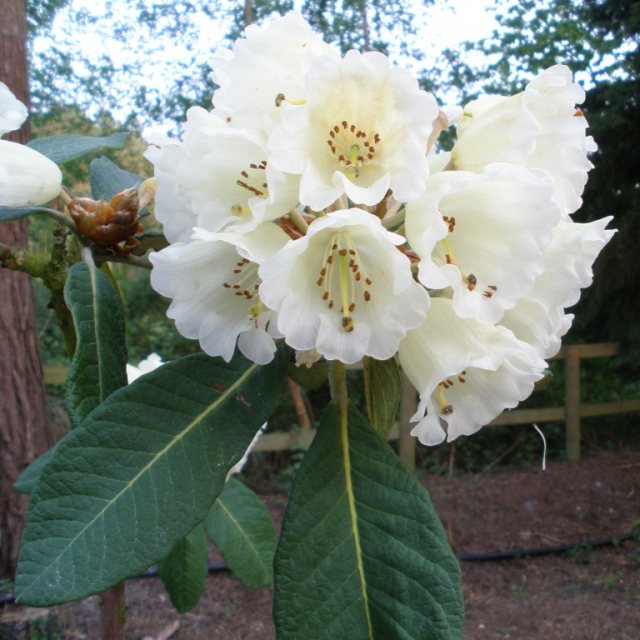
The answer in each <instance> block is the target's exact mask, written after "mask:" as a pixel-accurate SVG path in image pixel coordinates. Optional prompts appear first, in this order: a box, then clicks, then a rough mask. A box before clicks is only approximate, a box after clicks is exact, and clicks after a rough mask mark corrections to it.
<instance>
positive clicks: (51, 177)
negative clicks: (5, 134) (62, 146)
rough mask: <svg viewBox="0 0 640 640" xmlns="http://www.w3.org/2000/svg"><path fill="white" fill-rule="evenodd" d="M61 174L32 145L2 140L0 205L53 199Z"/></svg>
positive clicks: (24, 204)
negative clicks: (27, 145)
mask: <svg viewBox="0 0 640 640" xmlns="http://www.w3.org/2000/svg"><path fill="white" fill-rule="evenodd" d="M61 185H62V174H61V173H60V169H58V167H57V165H56V164H54V163H53V162H51V160H49V158H47V157H46V156H43V155H42V154H41V153H39V152H38V151H36V150H35V149H31V148H30V147H26V146H25V145H22V144H17V143H16V142H8V141H6V140H0V205H2V206H5V207H24V206H27V205H41V204H45V203H46V202H49V200H53V198H55V197H56V196H57V195H58V194H59V193H60V188H61Z"/></svg>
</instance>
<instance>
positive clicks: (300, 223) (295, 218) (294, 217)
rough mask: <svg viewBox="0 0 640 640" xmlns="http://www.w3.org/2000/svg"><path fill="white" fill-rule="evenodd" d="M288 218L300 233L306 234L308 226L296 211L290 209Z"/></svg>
mask: <svg viewBox="0 0 640 640" xmlns="http://www.w3.org/2000/svg"><path fill="white" fill-rule="evenodd" d="M289 217H290V218H291V222H293V224H295V225H296V227H298V229H299V230H300V231H301V232H302V233H307V229H308V228H309V225H308V224H307V221H306V220H305V219H304V218H303V217H302V215H301V214H300V212H299V211H298V210H297V209H292V210H291V211H290V212H289Z"/></svg>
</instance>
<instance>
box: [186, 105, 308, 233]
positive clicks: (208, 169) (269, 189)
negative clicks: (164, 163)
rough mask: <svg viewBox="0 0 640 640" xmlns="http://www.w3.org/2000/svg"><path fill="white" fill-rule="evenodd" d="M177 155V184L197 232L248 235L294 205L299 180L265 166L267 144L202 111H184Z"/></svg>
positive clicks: (254, 135) (200, 109)
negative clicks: (180, 154)
mask: <svg viewBox="0 0 640 640" xmlns="http://www.w3.org/2000/svg"><path fill="white" fill-rule="evenodd" d="M182 152H183V154H184V158H185V159H184V161H183V162H182V163H180V164H179V165H178V166H177V167H176V169H175V170H176V172H177V176H178V177H177V179H178V181H179V184H180V187H181V189H182V190H183V192H184V193H185V195H186V197H187V198H188V199H189V202H190V206H191V209H192V210H193V211H194V212H195V213H196V215H197V218H198V222H197V224H198V226H199V227H202V228H204V229H208V230H210V231H218V230H221V229H223V228H227V229H229V228H231V227H233V228H235V229H238V230H239V229H244V230H247V231H249V230H251V229H252V228H255V227H256V226H257V225H258V224H259V223H261V222H265V221H267V220H274V219H275V218H279V217H281V216H283V215H285V214H287V213H288V212H289V211H290V210H291V209H293V208H294V207H295V206H296V205H297V204H298V183H299V179H298V178H297V177H296V176H286V175H284V174H283V173H282V172H280V171H277V170H276V169H274V168H273V167H271V166H268V165H267V157H268V154H267V149H266V141H265V140H264V139H263V138H262V137H261V136H259V135H256V134H255V133H252V132H249V131H245V130H241V129H234V128H231V127H229V126H228V125H227V124H226V123H225V122H224V121H222V120H220V119H219V118H218V117H217V116H216V115H215V114H213V113H209V112H207V111H205V110H204V109H202V108H199V107H193V108H192V109H189V111H188V112H187V124H186V127H185V134H184V140H183V143H182Z"/></svg>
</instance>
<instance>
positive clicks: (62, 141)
mask: <svg viewBox="0 0 640 640" xmlns="http://www.w3.org/2000/svg"><path fill="white" fill-rule="evenodd" d="M128 136H129V134H128V133H127V132H126V131H120V132H119V133H113V134H111V135H110V136H103V137H99V136H74V135H64V136H49V137H46V138H36V139H35V140H31V142H29V144H28V146H29V147H31V148H32V149H35V150H36V151H39V152H40V153H41V154H43V155H45V156H47V158H49V160H51V161H52V162H55V163H56V164H60V163H61V162H67V161H68V160H75V159H76V158H81V157H82V156H84V155H86V154H87V153H89V152H90V151H95V150H96V149H100V148H102V147H110V148H111V149H122V147H124V145H125V144H126V142H127V138H128Z"/></svg>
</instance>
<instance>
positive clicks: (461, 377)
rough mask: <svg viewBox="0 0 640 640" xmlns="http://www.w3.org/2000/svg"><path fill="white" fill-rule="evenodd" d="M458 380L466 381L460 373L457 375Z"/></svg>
mask: <svg viewBox="0 0 640 640" xmlns="http://www.w3.org/2000/svg"><path fill="white" fill-rule="evenodd" d="M458 380H459V381H460V382H462V383H463V384H464V383H465V382H466V380H465V378H464V376H463V375H462V374H460V375H459V376H458Z"/></svg>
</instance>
